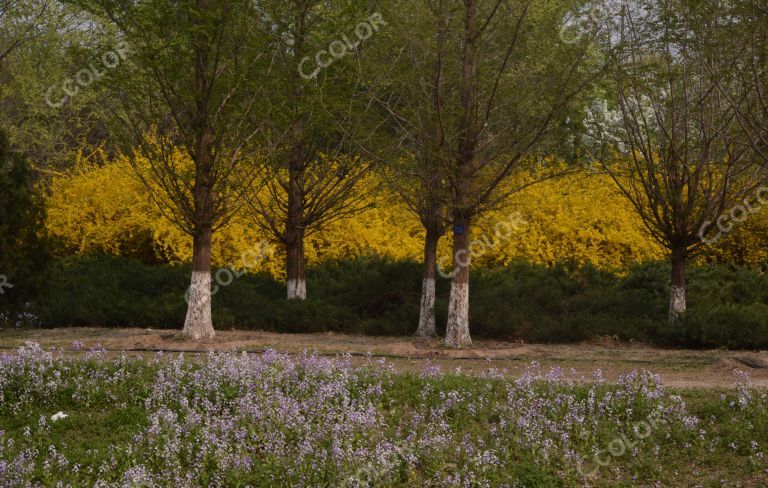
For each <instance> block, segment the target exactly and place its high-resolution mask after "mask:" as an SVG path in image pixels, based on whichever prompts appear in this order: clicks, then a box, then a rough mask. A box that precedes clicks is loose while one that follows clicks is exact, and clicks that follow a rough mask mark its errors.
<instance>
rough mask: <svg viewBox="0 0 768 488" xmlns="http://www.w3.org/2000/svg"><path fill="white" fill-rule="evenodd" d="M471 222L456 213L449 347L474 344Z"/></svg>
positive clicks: (447, 340)
mask: <svg viewBox="0 0 768 488" xmlns="http://www.w3.org/2000/svg"><path fill="white" fill-rule="evenodd" d="M469 223H470V221H469V218H468V217H466V216H464V215H461V214H454V219H453V278H452V279H451V297H450V301H449V303H448V325H447V327H446V329H445V345H446V346H448V347H462V346H469V345H471V344H472V339H471V338H470V336H469V264H470V255H469Z"/></svg>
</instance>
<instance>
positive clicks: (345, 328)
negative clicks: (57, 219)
mask: <svg viewBox="0 0 768 488" xmlns="http://www.w3.org/2000/svg"><path fill="white" fill-rule="evenodd" d="M188 275H189V268H188V267H186V266H147V265H145V264H142V263H141V262H139V261H136V260H128V259H121V258H108V257H91V258H68V259H65V260H63V261H60V262H58V263H57V264H56V265H55V266H53V267H52V270H51V272H50V273H49V275H48V277H47V279H46V285H45V290H44V291H43V293H42V294H41V297H42V298H41V299H40V300H39V301H37V303H36V304H35V311H36V313H38V314H39V316H40V319H41V320H42V322H43V324H44V325H46V326H71V325H103V326H130V327H152V328H181V326H182V324H183V321H184V314H185V310H186V304H185V302H184V299H183V297H184V290H185V287H186V286H187V282H188ZM214 275H215V274H214ZM668 276H669V271H668V265H666V264H665V263H652V264H648V265H644V266H641V267H638V268H636V269H634V270H632V271H631V272H630V273H629V274H628V275H627V276H623V277H620V276H616V275H613V274H610V273H607V272H604V271H600V270H597V269H596V268H594V267H592V266H583V267H578V266H573V265H558V266H553V267H546V266H538V265H531V264H527V263H522V262H521V263H517V264H514V265H512V266H509V267H507V268H504V269H495V270H485V271H479V272H477V273H476V274H475V275H474V278H473V282H472V299H471V304H470V318H471V328H472V333H473V334H474V335H475V336H476V337H485V338H501V339H522V340H525V341H527V342H575V341H582V340H589V339H593V338H595V337H600V336H615V337H617V338H619V339H621V340H625V341H628V340H638V341H644V342H650V343H656V344H660V345H668V346H675V347H732V348H765V347H768V277H766V276H765V275H763V274H762V273H760V272H758V271H754V270H749V269H743V268H733V267H726V266H720V267H699V268H696V267H691V269H690V273H689V310H690V312H689V314H688V316H687V317H686V319H685V321H684V322H683V323H681V324H677V325H675V326H670V325H668V323H667V320H666V318H667V315H666V314H667V293H668ZM420 282H421V266H420V265H419V264H418V263H413V262H391V261H387V260H383V259H369V260H362V259H359V260H353V261H346V262H338V263H325V264H323V265H321V266H317V267H314V268H311V269H310V270H309V273H308V286H309V287H310V289H311V293H310V296H311V298H310V299H308V300H306V301H304V302H298V301H290V302H289V301H287V300H285V298H284V294H285V288H284V285H283V284H282V283H279V282H276V281H275V280H273V279H272V278H270V277H269V276H267V275H261V274H259V275H251V274H246V275H243V276H240V277H236V278H234V280H233V281H232V283H231V284H230V285H229V286H221V287H219V289H218V290H216V292H215V294H214V296H213V314H214V323H215V324H216V326H217V327H218V328H220V329H229V328H240V329H264V330H271V331H278V332H326V331H335V332H347V333H361V334H371V335H401V336H407V335H410V334H412V333H413V331H414V330H415V329H416V324H417V322H418V311H419V295H420ZM448 293H449V283H448V281H447V280H441V281H439V282H438V300H437V314H438V324H442V323H444V321H445V315H446V308H447V299H448Z"/></svg>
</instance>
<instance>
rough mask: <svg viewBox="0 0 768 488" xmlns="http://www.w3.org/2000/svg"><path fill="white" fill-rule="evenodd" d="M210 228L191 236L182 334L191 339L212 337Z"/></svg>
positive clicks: (213, 333)
mask: <svg viewBox="0 0 768 488" xmlns="http://www.w3.org/2000/svg"><path fill="white" fill-rule="evenodd" d="M211 235H212V232H211V229H210V228H207V229H201V230H198V231H197V233H196V234H195V236H194V238H193V248H192V282H191V283H190V286H189V304H188V305H187V318H186V320H185V321H184V330H183V331H182V335H184V336H185V337H189V338H190V339H193V340H196V341H197V340H201V339H213V336H214V335H215V332H214V330H213V321H212V320H211Z"/></svg>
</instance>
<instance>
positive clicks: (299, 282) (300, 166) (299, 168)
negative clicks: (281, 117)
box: [285, 122, 307, 300]
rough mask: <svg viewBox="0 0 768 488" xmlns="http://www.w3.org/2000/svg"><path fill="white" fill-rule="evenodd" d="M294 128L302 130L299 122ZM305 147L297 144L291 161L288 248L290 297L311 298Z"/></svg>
mask: <svg viewBox="0 0 768 488" xmlns="http://www.w3.org/2000/svg"><path fill="white" fill-rule="evenodd" d="M294 130H295V131H297V132H299V131H301V123H300V122H297V123H296V125H295V126H294ZM304 158H305V155H304V148H303V147H302V146H301V144H297V145H296V146H295V147H294V149H293V155H292V158H291V162H290V163H289V165H290V166H289V168H290V175H289V178H290V179H289V181H288V215H287V219H286V222H285V251H286V263H285V264H286V275H287V288H288V300H304V299H306V298H307V282H306V279H305V277H304V233H305V230H304V189H303V186H304V185H303V183H304V178H303V176H304V174H303V170H304Z"/></svg>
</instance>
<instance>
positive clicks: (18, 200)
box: [0, 132, 48, 306]
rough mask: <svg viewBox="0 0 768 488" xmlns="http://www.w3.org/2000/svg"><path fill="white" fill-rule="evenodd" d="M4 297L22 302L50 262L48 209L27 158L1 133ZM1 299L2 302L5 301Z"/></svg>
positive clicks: (0, 274) (0, 292)
mask: <svg viewBox="0 0 768 488" xmlns="http://www.w3.org/2000/svg"><path fill="white" fill-rule="evenodd" d="M0 215H2V219H0V296H2V302H8V303H11V304H13V305H17V306H18V305H19V303H20V302H21V301H22V300H23V299H27V298H29V297H30V296H31V295H32V294H33V288H34V280H35V277H37V276H40V274H41V271H42V270H43V269H44V267H45V264H46V262H47V257H48V253H47V249H46V243H45V237H44V235H43V234H44V226H43V222H44V219H45V208H44V206H43V203H42V201H41V198H40V196H39V195H38V193H37V192H36V191H35V188H34V179H33V175H32V173H31V171H30V168H29V166H28V164H27V162H26V160H25V159H24V157H23V156H22V155H21V154H20V153H18V152H13V151H12V150H11V148H10V145H9V143H8V140H7V139H6V137H5V135H4V134H2V132H0ZM2 302H0V303H2Z"/></svg>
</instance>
